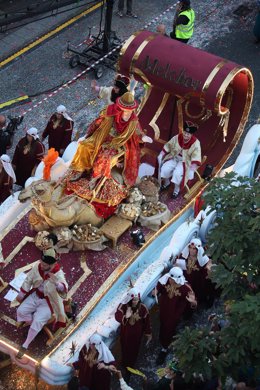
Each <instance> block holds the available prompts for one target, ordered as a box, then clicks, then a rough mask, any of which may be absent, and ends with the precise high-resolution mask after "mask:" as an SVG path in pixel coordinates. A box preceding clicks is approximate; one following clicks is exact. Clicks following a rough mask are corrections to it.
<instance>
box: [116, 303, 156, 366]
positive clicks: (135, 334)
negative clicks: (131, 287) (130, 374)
mask: <svg viewBox="0 0 260 390" xmlns="http://www.w3.org/2000/svg"><path fill="white" fill-rule="evenodd" d="M127 307H128V305H127V304H120V305H119V306H118V308H117V311H116V313H115V319H116V320H117V321H118V322H119V323H120V324H121V327H120V343H121V350H122V365H123V366H124V367H134V365H135V362H136V360H137V356H138V352H139V348H140V345H141V341H142V337H143V335H150V334H151V324H150V315H149V311H148V309H147V307H146V306H145V305H144V304H142V303H141V304H140V305H139V306H138V307H137V310H136V311H134V308H132V310H133V311H134V314H133V315H132V316H131V317H130V318H126V316H125V314H126V311H127Z"/></svg>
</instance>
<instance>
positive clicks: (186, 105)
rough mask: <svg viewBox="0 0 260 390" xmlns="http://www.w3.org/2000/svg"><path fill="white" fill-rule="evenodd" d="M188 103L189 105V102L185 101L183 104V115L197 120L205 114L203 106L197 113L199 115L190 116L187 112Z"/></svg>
mask: <svg viewBox="0 0 260 390" xmlns="http://www.w3.org/2000/svg"><path fill="white" fill-rule="evenodd" d="M190 103H191V101H190V100H187V101H186V103H185V106H184V110H185V114H186V115H187V116H188V117H189V118H192V119H199V118H201V117H202V116H203V115H204V114H205V111H206V107H205V106H202V107H201V111H200V113H199V114H196V115H193V114H191V113H190V112H189V110H188V108H189V105H190Z"/></svg>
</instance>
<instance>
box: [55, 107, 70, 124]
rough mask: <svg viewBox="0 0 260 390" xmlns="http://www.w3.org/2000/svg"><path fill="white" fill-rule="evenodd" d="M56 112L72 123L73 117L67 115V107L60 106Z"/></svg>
mask: <svg viewBox="0 0 260 390" xmlns="http://www.w3.org/2000/svg"><path fill="white" fill-rule="evenodd" d="M56 112H57V114H62V115H63V116H64V118H65V119H67V120H68V121H72V119H71V117H70V116H69V115H68V113H67V108H66V107H65V106H63V105H62V104H60V105H59V106H58V107H57V109H56Z"/></svg>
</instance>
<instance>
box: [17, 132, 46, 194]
mask: <svg viewBox="0 0 260 390" xmlns="http://www.w3.org/2000/svg"><path fill="white" fill-rule="evenodd" d="M27 147H28V142H27V138H26V136H25V137H23V138H22V139H20V141H19V142H18V144H17V146H16V148H15V152H14V157H13V161H12V164H13V165H14V171H15V175H16V184H18V185H20V186H23V187H24V184H25V182H26V180H27V179H28V178H29V177H30V176H32V174H33V173H34V172H33V170H34V168H36V167H37V165H38V164H39V163H40V162H41V160H42V158H43V156H44V146H43V144H42V143H41V142H40V141H39V140H35V141H32V144H31V147H30V150H29V151H28V150H27Z"/></svg>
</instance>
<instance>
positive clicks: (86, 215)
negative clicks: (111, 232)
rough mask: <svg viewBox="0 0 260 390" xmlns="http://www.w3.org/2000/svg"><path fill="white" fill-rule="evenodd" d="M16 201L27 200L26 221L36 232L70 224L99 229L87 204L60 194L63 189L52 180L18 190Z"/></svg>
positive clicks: (92, 208)
mask: <svg viewBox="0 0 260 390" xmlns="http://www.w3.org/2000/svg"><path fill="white" fill-rule="evenodd" d="M18 199H19V200H20V202H25V201H27V200H29V199H31V202H32V206H33V210H31V212H30V215H29V220H30V223H31V225H32V226H33V228H34V229H35V230H36V231H41V230H46V229H48V228H50V227H52V228H54V227H58V226H70V225H73V224H77V225H84V224H88V223H90V224H91V225H94V226H100V225H101V223H102V221H103V219H102V218H101V217H99V216H98V215H97V214H96V212H95V209H94V207H93V206H92V205H91V204H90V203H88V202H87V201H86V200H85V199H82V198H79V197H78V196H77V195H74V194H73V195H64V194H63V186H62V185H61V184H60V185H57V184H56V182H54V181H45V180H38V181H35V182H33V183H31V184H30V185H29V186H28V187H26V188H25V189H23V190H22V191H21V193H20V194H19V197H18Z"/></svg>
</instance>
